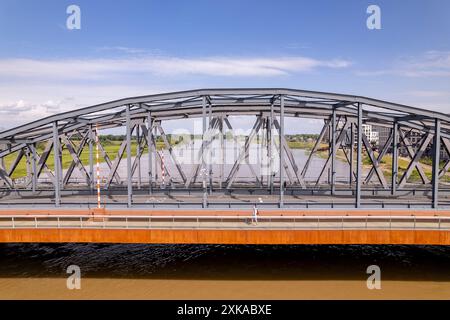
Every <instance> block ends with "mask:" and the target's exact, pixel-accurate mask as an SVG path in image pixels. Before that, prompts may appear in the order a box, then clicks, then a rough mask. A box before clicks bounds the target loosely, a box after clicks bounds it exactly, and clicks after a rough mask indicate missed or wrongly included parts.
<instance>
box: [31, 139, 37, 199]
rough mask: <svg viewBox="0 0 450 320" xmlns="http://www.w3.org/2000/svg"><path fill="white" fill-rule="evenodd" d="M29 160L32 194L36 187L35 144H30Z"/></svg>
mask: <svg viewBox="0 0 450 320" xmlns="http://www.w3.org/2000/svg"><path fill="white" fill-rule="evenodd" d="M31 153H32V156H31V159H32V165H31V167H32V173H33V177H32V179H31V190H33V193H35V192H36V186H37V167H36V161H37V156H36V143H33V144H31Z"/></svg>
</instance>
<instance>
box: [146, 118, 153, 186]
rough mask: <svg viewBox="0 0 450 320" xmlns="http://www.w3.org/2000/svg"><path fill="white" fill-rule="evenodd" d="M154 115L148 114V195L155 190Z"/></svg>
mask: <svg viewBox="0 0 450 320" xmlns="http://www.w3.org/2000/svg"><path fill="white" fill-rule="evenodd" d="M152 129H153V123H152V114H151V112H149V113H148V116H147V148H148V193H149V194H152V192H153V190H152V188H153V161H152V155H153V137H152Z"/></svg>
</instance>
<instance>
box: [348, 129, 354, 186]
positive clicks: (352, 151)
mask: <svg viewBox="0 0 450 320" xmlns="http://www.w3.org/2000/svg"><path fill="white" fill-rule="evenodd" d="M354 167H355V124H354V123H352V124H351V125H350V176H349V179H348V183H349V185H350V189H351V188H352V185H353V177H354V172H355V168H354Z"/></svg>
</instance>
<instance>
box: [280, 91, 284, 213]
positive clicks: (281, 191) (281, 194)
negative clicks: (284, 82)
mask: <svg viewBox="0 0 450 320" xmlns="http://www.w3.org/2000/svg"><path fill="white" fill-rule="evenodd" d="M283 138H284V96H283V95H281V96H280V137H279V155H280V202H279V206H280V208H282V207H283V206H284V176H283V168H284V152H283V151H284V150H283Z"/></svg>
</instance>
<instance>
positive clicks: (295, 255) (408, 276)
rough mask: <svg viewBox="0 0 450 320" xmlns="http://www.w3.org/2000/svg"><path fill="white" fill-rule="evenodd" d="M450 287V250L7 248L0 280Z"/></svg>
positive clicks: (1, 255)
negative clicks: (75, 273)
mask: <svg viewBox="0 0 450 320" xmlns="http://www.w3.org/2000/svg"><path fill="white" fill-rule="evenodd" d="M72 264H75V265H78V266H80V268H81V271H82V276H83V277H92V278H124V279H180V280H219V281H220V280H365V279H367V277H368V275H367V274H366V268H367V267H368V266H369V265H378V266H379V267H380V268H381V272H382V278H383V279H385V280H411V281H450V272H449V270H450V247H437V246H361V245H351V246H318V245H317V246H316V245H308V246H242V245H241V246H234V245H233V246H232V245H131V244H73V243H70V244H69V243H68V244H1V245H0V278H14V277H18V278H19V277H20V278H24V277H55V278H56V277H67V274H66V268H67V267H68V266H69V265H72Z"/></svg>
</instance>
